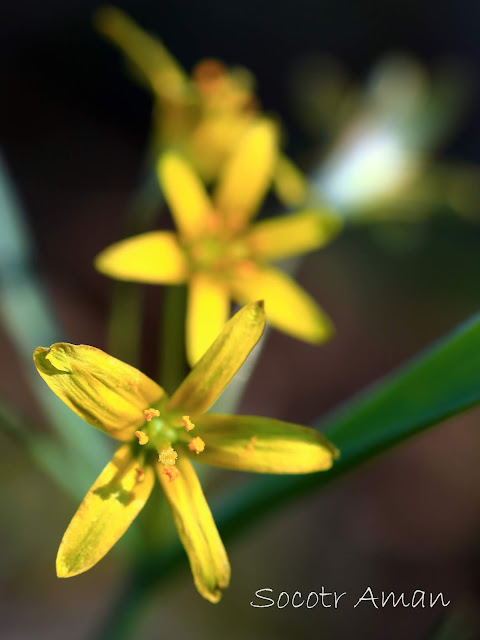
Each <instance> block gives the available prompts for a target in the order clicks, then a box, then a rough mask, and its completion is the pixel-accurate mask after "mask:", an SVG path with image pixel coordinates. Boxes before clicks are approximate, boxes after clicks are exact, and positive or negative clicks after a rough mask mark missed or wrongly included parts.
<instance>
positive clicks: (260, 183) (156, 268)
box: [95, 120, 339, 364]
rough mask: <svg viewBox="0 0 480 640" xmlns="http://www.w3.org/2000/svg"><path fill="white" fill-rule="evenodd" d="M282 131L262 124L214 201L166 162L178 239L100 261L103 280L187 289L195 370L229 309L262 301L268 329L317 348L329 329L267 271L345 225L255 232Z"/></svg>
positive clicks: (117, 248)
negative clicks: (182, 285)
mask: <svg viewBox="0 0 480 640" xmlns="http://www.w3.org/2000/svg"><path fill="white" fill-rule="evenodd" d="M275 158H276V130H275V128H274V127H273V125H272V124H271V123H270V122H268V121H267V120H261V121H259V122H258V123H257V124H256V125H255V126H254V127H251V128H250V130H249V131H248V132H247V134H246V135H245V136H244V137H243V138H242V141H241V144H240V146H239V148H238V150H237V151H236V153H235V154H233V155H232V156H231V158H230V160H229V161H228V163H227V164H226V166H225V168H224V171H223V174H222V176H221V178H220V180H219V183H218V185H217V187H216V189H215V191H214V193H213V197H212V198H210V196H209V195H208V194H207V192H206V190H205V188H204V186H203V184H202V182H201V181H200V180H199V178H198V177H197V176H196V175H195V173H194V172H193V171H192V169H191V168H190V167H189V165H188V164H187V163H186V162H185V161H184V160H183V159H182V158H181V157H180V156H179V155H177V154H176V153H174V152H167V153H165V154H163V155H162V156H161V157H160V159H159V162H158V176H159V180H160V183H161V185H162V189H163V192H164V194H165V198H166V199H167V201H168V203H169V205H170V209H171V211H172V214H173V216H174V219H175V222H176V225H177V228H178V235H177V234H175V233H173V232H170V231H152V232H148V233H144V234H141V235H139V236H136V237H134V238H130V239H127V240H124V241H122V242H119V243H117V244H114V245H112V246H110V247H108V248H107V249H105V250H104V251H103V252H101V253H100V254H99V255H98V256H97V258H96V263H95V264H96V267H97V269H98V270H99V271H101V272H102V273H104V274H105V275H108V276H110V277H112V278H116V279H118V280H128V281H136V282H145V283H150V284H180V283H184V282H188V283H189V297H188V309H187V355H188V358H189V361H190V363H191V364H194V363H195V362H197V361H198V359H199V358H200V357H201V356H202V355H203V354H204V353H205V351H206V350H207V348H208V347H209V346H210V344H211V343H212V341H213V340H214V338H215V336H217V335H218V333H219V331H220V330H221V329H222V327H223V325H224V324H225V322H226V320H227V318H228V316H229V312H230V299H231V298H233V299H234V300H236V301H237V302H239V303H241V304H243V303H245V302H252V301H254V300H258V299H259V298H263V299H265V305H266V310H267V316H268V320H269V322H271V323H272V325H273V326H275V327H277V328H278V329H280V330H282V331H285V332H287V333H289V334H291V335H293V336H295V337H297V338H299V339H302V340H306V341H307V342H312V343H315V344H319V343H322V342H324V341H325V340H327V339H328V338H329V337H330V336H331V334H332V324H331V322H330V320H329V319H328V318H327V316H326V315H325V314H324V313H323V311H322V310H321V309H320V308H319V307H318V305H317V304H316V302H315V301H314V300H313V299H312V298H311V297H310V296H308V295H307V294H306V293H305V292H304V291H303V290H302V289H301V288H300V287H299V286H298V285H297V284H296V283H295V282H294V281H293V280H292V279H291V278H289V277H288V276H286V275H285V274H284V273H283V272H281V271H279V270H278V269H276V268H274V267H271V266H270V265H269V264H268V262H269V261H271V260H278V259H280V258H286V257H289V256H293V255H296V254H300V253H304V252H306V251H310V250H312V249H316V248H318V247H320V246H322V245H324V244H325V243H326V242H327V241H329V240H330V238H331V237H332V236H333V235H334V234H335V233H336V232H337V230H338V228H339V222H338V219H337V218H336V217H334V216H332V215H331V214H328V213H326V212H324V211H319V210H304V211H300V212H298V213H293V214H290V215H286V216H281V217H276V218H271V219H268V220H264V221H261V222H257V223H255V224H250V222H251V219H252V218H253V217H254V214H255V212H256V211H257V209H258V208H259V205H260V203H261V202H262V200H263V198H264V196H265V192H266V191H267V189H268V186H269V184H270V181H271V176H272V170H273V166H274V164H275Z"/></svg>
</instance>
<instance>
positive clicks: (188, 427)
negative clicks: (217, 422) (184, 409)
mask: <svg viewBox="0 0 480 640" xmlns="http://www.w3.org/2000/svg"><path fill="white" fill-rule="evenodd" d="M182 422H183V424H184V426H185V431H191V430H192V429H195V425H194V424H193V422H192V421H191V420H190V416H182Z"/></svg>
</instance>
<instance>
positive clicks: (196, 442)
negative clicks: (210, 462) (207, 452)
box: [188, 436, 205, 455]
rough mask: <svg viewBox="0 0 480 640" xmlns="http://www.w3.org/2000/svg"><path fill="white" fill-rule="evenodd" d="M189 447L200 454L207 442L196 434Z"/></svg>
mask: <svg viewBox="0 0 480 640" xmlns="http://www.w3.org/2000/svg"><path fill="white" fill-rule="evenodd" d="M188 448H189V449H190V451H195V453H196V454H197V455H198V454H199V453H201V452H202V451H203V450H204V449H205V442H204V441H203V440H202V439H201V438H199V437H198V436H196V437H195V438H193V439H192V441H191V442H190V443H189V445H188Z"/></svg>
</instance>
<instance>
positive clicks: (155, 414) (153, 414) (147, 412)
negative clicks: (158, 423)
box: [143, 409, 160, 422]
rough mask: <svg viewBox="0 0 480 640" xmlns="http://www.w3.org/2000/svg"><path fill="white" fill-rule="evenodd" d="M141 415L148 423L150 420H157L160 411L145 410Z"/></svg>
mask: <svg viewBox="0 0 480 640" xmlns="http://www.w3.org/2000/svg"><path fill="white" fill-rule="evenodd" d="M143 415H144V416H145V420H146V421H147V422H150V421H151V419H152V418H158V416H159V415H160V411H159V410H158V409H145V411H144V412H143Z"/></svg>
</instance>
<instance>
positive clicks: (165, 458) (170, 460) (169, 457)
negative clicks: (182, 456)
mask: <svg viewBox="0 0 480 640" xmlns="http://www.w3.org/2000/svg"><path fill="white" fill-rule="evenodd" d="M177 458H178V453H177V452H176V451H175V449H172V448H171V447H170V448H169V449H164V450H163V451H161V452H160V454H159V456H158V460H159V462H161V463H162V464H164V465H165V466H168V467H170V466H173V465H174V464H175V462H176V460H177Z"/></svg>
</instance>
